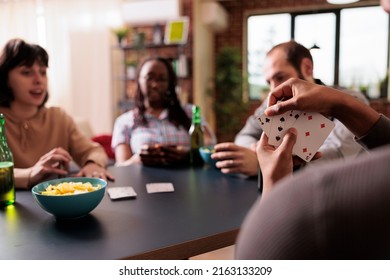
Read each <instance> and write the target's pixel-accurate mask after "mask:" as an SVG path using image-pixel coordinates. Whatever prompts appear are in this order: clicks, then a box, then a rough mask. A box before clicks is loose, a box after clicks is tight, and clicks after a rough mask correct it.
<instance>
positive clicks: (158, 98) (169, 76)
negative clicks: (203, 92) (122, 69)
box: [112, 57, 215, 165]
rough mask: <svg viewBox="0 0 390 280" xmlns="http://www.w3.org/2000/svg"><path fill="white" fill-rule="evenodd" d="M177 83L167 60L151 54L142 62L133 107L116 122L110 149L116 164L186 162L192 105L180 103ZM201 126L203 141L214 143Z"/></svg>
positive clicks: (206, 128) (210, 134)
mask: <svg viewBox="0 0 390 280" xmlns="http://www.w3.org/2000/svg"><path fill="white" fill-rule="evenodd" d="M176 84H177V79H176V75H175V72H174V70H173V68H172V65H171V63H170V62H169V61H168V60H167V59H165V58H161V57H154V58H149V59H147V60H145V61H144V62H143V64H142V65H141V67H140V69H139V72H138V79H137V92H136V108H135V109H133V110H130V111H128V112H126V113H124V114H122V115H121V116H119V117H118V118H117V119H116V121H115V125H114V131H113V137H112V148H113V149H114V151H115V158H116V165H129V164H133V163H140V162H142V163H144V164H147V165H175V164H181V163H183V162H185V161H187V159H188V158H187V156H188V151H189V134H188V130H189V128H190V126H191V117H192V105H191V104H187V105H185V106H184V107H182V106H181V105H180V102H179V100H178V98H177V95H176V91H175V88H176ZM204 128H205V142H206V144H211V143H212V142H215V136H214V134H213V132H212V131H211V130H210V128H209V127H208V126H207V124H206V123H205V122H204Z"/></svg>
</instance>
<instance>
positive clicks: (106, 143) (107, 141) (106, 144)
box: [91, 134, 115, 159]
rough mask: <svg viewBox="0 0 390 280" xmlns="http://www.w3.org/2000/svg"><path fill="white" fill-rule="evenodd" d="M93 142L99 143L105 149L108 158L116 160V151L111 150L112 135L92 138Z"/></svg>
mask: <svg viewBox="0 0 390 280" xmlns="http://www.w3.org/2000/svg"><path fill="white" fill-rule="evenodd" d="M91 139H92V141H94V142H96V143H99V144H100V145H102V147H103V148H104V151H105V152H106V154H107V156H108V157H109V158H110V159H115V154H114V151H113V150H112V148H111V139H112V135H110V134H102V135H96V136H94V137H92V138H91Z"/></svg>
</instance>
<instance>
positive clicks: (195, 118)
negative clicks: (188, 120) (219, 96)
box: [192, 106, 201, 124]
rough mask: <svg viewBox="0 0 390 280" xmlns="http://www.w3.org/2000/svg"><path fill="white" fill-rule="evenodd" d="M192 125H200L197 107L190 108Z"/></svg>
mask: <svg viewBox="0 0 390 280" xmlns="http://www.w3.org/2000/svg"><path fill="white" fill-rule="evenodd" d="M192 123H193V124H200V123H201V117H200V108H199V107H198V106H193V107H192Z"/></svg>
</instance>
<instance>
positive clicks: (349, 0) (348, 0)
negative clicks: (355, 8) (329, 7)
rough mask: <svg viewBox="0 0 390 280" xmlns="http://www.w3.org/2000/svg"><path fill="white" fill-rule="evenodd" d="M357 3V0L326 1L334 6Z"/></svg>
mask: <svg viewBox="0 0 390 280" xmlns="http://www.w3.org/2000/svg"><path fill="white" fill-rule="evenodd" d="M358 1H359V0H327V2H328V3H330V4H335V5H342V4H352V3H355V2H358Z"/></svg>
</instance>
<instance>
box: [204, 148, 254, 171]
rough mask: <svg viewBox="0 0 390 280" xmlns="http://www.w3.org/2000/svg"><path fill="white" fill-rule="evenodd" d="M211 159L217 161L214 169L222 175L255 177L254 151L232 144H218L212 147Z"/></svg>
mask: <svg viewBox="0 0 390 280" xmlns="http://www.w3.org/2000/svg"><path fill="white" fill-rule="evenodd" d="M214 149H215V152H214V153H213V154H212V155H211V158H212V159H215V160H217V163H216V167H217V168H219V169H221V172H222V173H227V174H231V173H240V174H244V175H247V176H256V175H257V168H258V163H257V158H256V152H255V151H254V150H251V149H248V148H245V147H241V146H238V145H236V144H234V143H230V142H227V143H219V144H217V145H215V146H214Z"/></svg>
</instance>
